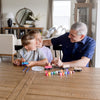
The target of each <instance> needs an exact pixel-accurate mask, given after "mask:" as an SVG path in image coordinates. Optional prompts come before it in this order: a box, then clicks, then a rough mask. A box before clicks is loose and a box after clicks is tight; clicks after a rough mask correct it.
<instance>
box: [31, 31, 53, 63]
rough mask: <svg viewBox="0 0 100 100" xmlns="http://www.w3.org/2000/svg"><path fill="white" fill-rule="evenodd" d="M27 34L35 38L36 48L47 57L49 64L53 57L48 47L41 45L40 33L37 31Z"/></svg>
mask: <svg viewBox="0 0 100 100" xmlns="http://www.w3.org/2000/svg"><path fill="white" fill-rule="evenodd" d="M29 34H31V35H33V36H35V39H36V43H37V48H40V50H41V51H42V52H43V53H44V55H45V56H46V57H47V59H48V62H49V63H51V61H52V60H53V56H52V53H51V50H50V49H49V48H48V47H46V46H43V45H42V44H43V40H42V36H41V33H40V32H39V31H30V32H29Z"/></svg>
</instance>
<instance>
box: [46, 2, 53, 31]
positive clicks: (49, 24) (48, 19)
mask: <svg viewBox="0 0 100 100" xmlns="http://www.w3.org/2000/svg"><path fill="white" fill-rule="evenodd" d="M52 11H53V0H48V15H47V29H50V28H51V27H52Z"/></svg>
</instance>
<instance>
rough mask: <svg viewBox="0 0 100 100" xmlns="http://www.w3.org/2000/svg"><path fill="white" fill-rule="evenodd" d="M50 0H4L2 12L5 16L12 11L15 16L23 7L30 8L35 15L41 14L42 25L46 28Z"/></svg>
mask: <svg viewBox="0 0 100 100" xmlns="http://www.w3.org/2000/svg"><path fill="white" fill-rule="evenodd" d="M47 6H48V0H2V13H3V17H4V21H5V20H6V19H5V16H6V15H7V14H8V13H9V12H12V13H13V14H14V16H15V15H16V13H17V11H18V10H19V9H21V8H24V7H26V8H29V9H31V10H32V11H33V13H34V15H37V14H40V16H41V18H40V26H41V27H44V28H45V29H46V23H47V20H46V19H47Z"/></svg>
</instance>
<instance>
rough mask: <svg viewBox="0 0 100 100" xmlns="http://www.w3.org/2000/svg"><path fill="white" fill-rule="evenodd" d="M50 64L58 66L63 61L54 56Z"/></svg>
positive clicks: (60, 65)
mask: <svg viewBox="0 0 100 100" xmlns="http://www.w3.org/2000/svg"><path fill="white" fill-rule="evenodd" d="M52 64H54V65H56V66H58V67H63V62H62V61H61V60H60V58H54V59H53V61H52Z"/></svg>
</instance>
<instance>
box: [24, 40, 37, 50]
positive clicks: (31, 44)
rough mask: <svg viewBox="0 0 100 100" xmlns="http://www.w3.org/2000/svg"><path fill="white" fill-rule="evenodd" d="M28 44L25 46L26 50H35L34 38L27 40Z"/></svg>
mask: <svg viewBox="0 0 100 100" xmlns="http://www.w3.org/2000/svg"><path fill="white" fill-rule="evenodd" d="M29 42H30V44H28V45H26V46H25V49H26V50H27V51H30V50H36V39H32V40H29Z"/></svg>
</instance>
